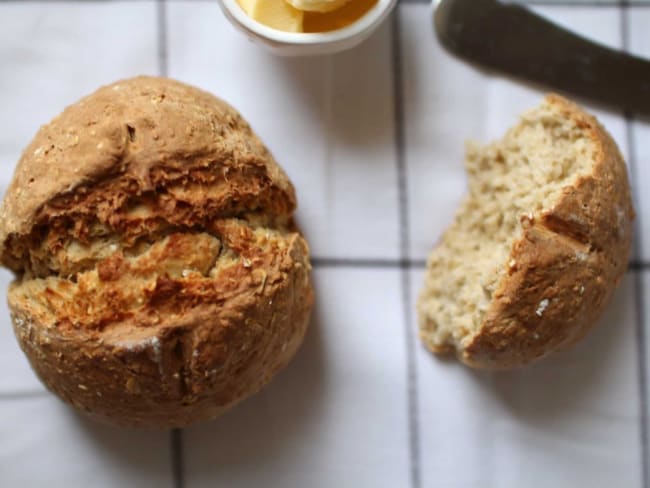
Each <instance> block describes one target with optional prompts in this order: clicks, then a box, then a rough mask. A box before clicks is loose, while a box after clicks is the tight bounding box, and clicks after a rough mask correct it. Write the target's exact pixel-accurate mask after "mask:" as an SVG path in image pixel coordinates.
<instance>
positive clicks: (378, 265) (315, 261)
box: [311, 256, 650, 273]
mask: <svg viewBox="0 0 650 488" xmlns="http://www.w3.org/2000/svg"><path fill="white" fill-rule="evenodd" d="M311 264H312V267H314V268H347V269H367V268H374V269H396V268H409V269H415V270H423V269H424V268H426V266H427V261H426V259H411V258H408V259H390V258H387V259H381V258H368V259H366V258H345V257H327V256H313V257H312V258H311ZM637 271H650V262H646V261H636V260H635V261H630V262H629V263H628V266H627V271H626V272H628V273H634V272H637Z"/></svg>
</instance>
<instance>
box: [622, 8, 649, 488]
mask: <svg viewBox="0 0 650 488" xmlns="http://www.w3.org/2000/svg"><path fill="white" fill-rule="evenodd" d="M620 4H621V11H620V19H621V37H622V39H621V44H622V47H623V50H624V51H629V50H630V25H629V17H628V16H629V14H630V12H629V10H627V9H625V8H624V7H625V6H628V4H629V2H627V1H626V0H621V1H620ZM633 123H634V117H633V116H632V115H631V114H628V113H626V114H625V136H626V139H627V141H626V142H627V149H628V158H629V163H630V164H629V171H630V179H631V181H632V193H633V196H634V199H635V206H636V208H638V209H641V202H640V201H639V198H640V191H641V189H640V188H639V185H638V181H639V178H638V172H639V166H638V164H639V163H638V159H637V157H636V141H635V137H634V129H633ZM634 230H635V232H634V247H635V249H636V252H637V253H639V255H642V249H643V237H642V234H641V230H642V229H641V219H640V218H639V217H637V219H636V222H635V229H634ZM647 269H648V268H647V267H645V266H642V267H640V268H638V269H635V270H634V271H635V273H634V304H635V308H636V310H635V312H636V343H637V359H638V366H637V367H638V376H639V408H640V412H639V414H640V415H639V427H640V429H639V430H640V448H641V486H642V487H643V488H650V464H649V463H650V460H649V457H650V450H649V448H648V430H649V428H650V426H649V425H648V381H647V380H648V371H647V370H646V364H647V361H646V358H647V354H648V351H646V330H645V326H646V323H645V312H646V310H645V296H644V295H645V289H644V288H645V287H644V282H643V272H644V270H647Z"/></svg>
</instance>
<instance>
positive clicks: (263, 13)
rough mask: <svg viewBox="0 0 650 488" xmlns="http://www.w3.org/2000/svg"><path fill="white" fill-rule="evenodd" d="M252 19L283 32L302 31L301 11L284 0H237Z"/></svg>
mask: <svg viewBox="0 0 650 488" xmlns="http://www.w3.org/2000/svg"><path fill="white" fill-rule="evenodd" d="M237 1H238V2H239V5H240V6H241V8H242V9H243V10H244V12H246V14H247V15H248V16H249V17H250V18H251V19H253V20H256V21H257V22H259V23H260V24H264V25H266V26H268V27H271V28H273V29H277V30H281V31H285V32H302V19H303V16H304V14H303V12H301V11H300V10H298V9H295V8H294V7H292V6H291V5H289V4H288V3H287V2H286V1H285V0H237Z"/></svg>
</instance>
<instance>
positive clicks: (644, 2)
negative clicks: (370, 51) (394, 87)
mask: <svg viewBox="0 0 650 488" xmlns="http://www.w3.org/2000/svg"><path fill="white" fill-rule="evenodd" d="M203 1H205V0H203ZM399 2H400V3H402V4H419V5H422V4H430V3H431V0H399ZM512 3H518V4H521V5H527V6H531V7H576V8H585V7H586V8H593V7H598V8H600V7H604V8H616V9H620V8H625V9H627V8H630V7H634V8H643V7H648V8H650V1H648V0H630V1H628V2H625V4H624V5H622V3H621V1H620V0H608V1H605V2H598V1H596V0H592V1H584V2H580V1H577V0H513V2H512Z"/></svg>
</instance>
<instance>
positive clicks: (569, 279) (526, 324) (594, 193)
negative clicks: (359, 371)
mask: <svg viewBox="0 0 650 488" xmlns="http://www.w3.org/2000/svg"><path fill="white" fill-rule="evenodd" d="M548 100H549V101H550V102H551V103H552V104H553V105H554V106H555V108H556V109H557V110H558V111H559V112H560V113H562V114H563V115H564V116H565V117H566V118H570V119H572V120H574V121H575V123H576V124H577V125H578V126H579V127H581V128H583V129H584V130H586V131H588V133H589V137H590V139H591V140H592V141H593V143H594V144H595V145H596V146H597V152H596V163H595V165H594V170H593V173H592V174H591V175H589V176H586V177H583V178H581V179H579V180H578V182H577V183H576V184H575V185H573V186H570V187H567V188H565V189H564V191H563V194H562V197H561V199H560V200H559V201H558V202H557V204H556V205H555V206H554V207H553V208H552V209H550V210H548V211H547V212H546V213H544V214H543V215H541V216H540V218H538V219H537V220H538V221H534V222H528V223H527V225H528V227H527V228H525V230H524V233H523V236H522V237H521V239H519V240H518V241H517V242H516V243H515V244H514V245H513V248H512V252H511V255H510V257H509V259H508V262H513V263H516V266H514V267H512V268H511V269H510V270H509V272H508V274H507V275H506V276H504V277H503V279H502V280H501V282H500V284H499V285H498V287H497V291H496V293H495V294H494V297H493V301H492V304H491V306H490V309H489V310H488V312H487V314H486V316H485V319H484V322H483V324H482V326H481V327H480V329H479V331H478V332H477V333H476V334H475V335H474V336H472V337H471V338H470V339H469V340H468V341H467V343H465V344H464V348H463V351H462V352H460V357H461V359H462V360H463V361H464V362H465V363H467V364H469V365H471V366H474V367H480V368H496V369H503V368H512V367H515V366H521V365H523V364H526V363H529V362H530V361H533V360H535V359H538V358H541V357H543V356H545V355H547V354H549V353H550V352H552V351H555V350H557V349H559V348H562V347H564V346H567V345H570V344H572V343H574V342H575V341H577V340H579V339H580V338H581V337H582V336H583V335H584V334H585V333H586V332H587V331H588V330H589V329H590V328H591V327H592V326H593V324H594V323H595V321H596V320H597V319H598V318H599V317H600V316H601V314H602V312H603V310H604V308H605V306H606V305H607V303H608V302H609V299H610V297H611V295H612V293H613V291H614V289H615V288H616V286H617V285H618V284H619V282H620V280H621V278H622V277H623V274H624V273H625V270H626V268H627V262H628V258H629V253H630V247H631V243H632V221H633V219H634V209H633V207H632V199H631V196H630V188H629V182H628V177H627V169H626V166H625V163H624V161H623V158H622V156H621V154H620V152H619V150H618V148H617V146H616V144H615V143H614V141H613V140H612V138H611V137H610V135H609V134H608V133H607V132H606V131H605V130H604V129H603V128H602V126H601V125H600V124H599V123H598V121H597V120H596V119H595V118H593V117H591V116H590V115H587V114H585V113H584V112H583V111H582V110H581V109H580V108H579V107H578V106H576V105H574V104H573V103H571V102H569V101H567V100H565V99H563V98H561V97H559V96H557V95H550V96H549V97H548Z"/></svg>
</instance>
